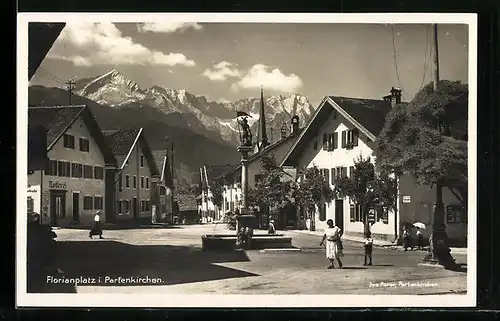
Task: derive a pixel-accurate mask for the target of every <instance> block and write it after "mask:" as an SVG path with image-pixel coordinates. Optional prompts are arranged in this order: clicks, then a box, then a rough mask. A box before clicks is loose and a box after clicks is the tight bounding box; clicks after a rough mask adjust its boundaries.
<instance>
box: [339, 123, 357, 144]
mask: <svg viewBox="0 0 500 321" xmlns="http://www.w3.org/2000/svg"><path fill="white" fill-rule="evenodd" d="M344 136H345V138H344ZM358 136H359V131H358V129H357V128H354V129H351V130H345V131H343V132H342V148H344V147H345V148H353V147H354V146H358Z"/></svg>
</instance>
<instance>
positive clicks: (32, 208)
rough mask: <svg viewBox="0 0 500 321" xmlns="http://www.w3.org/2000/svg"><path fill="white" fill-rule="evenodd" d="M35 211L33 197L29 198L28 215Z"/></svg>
mask: <svg viewBox="0 0 500 321" xmlns="http://www.w3.org/2000/svg"><path fill="white" fill-rule="evenodd" d="M34 211H35V202H34V200H33V197H31V196H28V213H33V212H34Z"/></svg>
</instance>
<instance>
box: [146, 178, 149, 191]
mask: <svg viewBox="0 0 500 321" xmlns="http://www.w3.org/2000/svg"><path fill="white" fill-rule="evenodd" d="M146 188H147V189H149V177H146Z"/></svg>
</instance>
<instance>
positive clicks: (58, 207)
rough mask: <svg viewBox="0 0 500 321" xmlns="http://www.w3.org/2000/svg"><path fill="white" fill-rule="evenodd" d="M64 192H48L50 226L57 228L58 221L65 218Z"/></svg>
mask: <svg viewBox="0 0 500 321" xmlns="http://www.w3.org/2000/svg"><path fill="white" fill-rule="evenodd" d="M65 193H66V192H65V191H51V192H50V225H51V226H57V224H58V220H59V219H63V218H65V217H66V194H65Z"/></svg>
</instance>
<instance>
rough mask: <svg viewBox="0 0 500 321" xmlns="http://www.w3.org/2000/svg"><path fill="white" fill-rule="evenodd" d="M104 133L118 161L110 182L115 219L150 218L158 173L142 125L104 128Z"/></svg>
mask: <svg viewBox="0 0 500 321" xmlns="http://www.w3.org/2000/svg"><path fill="white" fill-rule="evenodd" d="M104 135H105V137H106V141H107V143H108V145H109V146H110V147H111V149H112V151H113V154H114V155H115V157H116V159H117V162H118V168H117V171H116V172H115V176H114V182H113V186H114V193H115V199H116V207H115V210H114V211H113V212H114V213H116V218H117V219H119V220H128V219H139V218H140V217H143V218H146V217H151V211H152V205H153V198H154V197H155V195H156V194H155V187H154V184H156V183H157V182H158V180H159V176H160V175H159V174H160V173H159V171H158V167H157V166H156V162H155V159H154V156H153V154H152V152H151V150H150V148H149V146H148V144H147V141H146V138H145V136H144V133H143V130H142V128H125V129H116V130H105V131H104Z"/></svg>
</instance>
